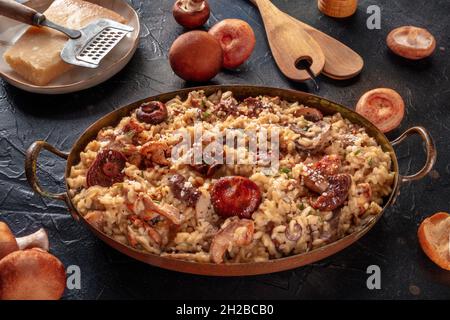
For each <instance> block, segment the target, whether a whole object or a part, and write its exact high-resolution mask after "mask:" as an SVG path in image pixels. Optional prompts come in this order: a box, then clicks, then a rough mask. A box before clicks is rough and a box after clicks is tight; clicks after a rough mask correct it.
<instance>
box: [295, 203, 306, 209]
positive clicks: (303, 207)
mask: <svg viewBox="0 0 450 320" xmlns="http://www.w3.org/2000/svg"><path fill="white" fill-rule="evenodd" d="M297 208H298V209H299V210H303V209H305V205H304V204H303V203H300V204H299V205H297Z"/></svg>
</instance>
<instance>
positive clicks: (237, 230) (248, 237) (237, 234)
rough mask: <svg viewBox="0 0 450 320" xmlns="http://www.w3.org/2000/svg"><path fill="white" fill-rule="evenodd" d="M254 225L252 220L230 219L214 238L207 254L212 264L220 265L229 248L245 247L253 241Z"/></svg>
mask: <svg viewBox="0 0 450 320" xmlns="http://www.w3.org/2000/svg"><path fill="white" fill-rule="evenodd" d="M254 230H255V225H254V223H253V221H252V220H248V219H239V218H237V217H233V218H230V222H229V223H228V225H227V226H226V227H225V228H223V229H221V230H219V232H217V233H216V235H215V236H214V238H213V240H212V243H211V248H210V250H209V253H210V255H211V259H212V261H213V262H214V263H222V262H223V256H224V255H225V252H227V250H229V248H231V247H233V246H235V247H243V246H247V245H249V244H250V243H252V241H253V233H254Z"/></svg>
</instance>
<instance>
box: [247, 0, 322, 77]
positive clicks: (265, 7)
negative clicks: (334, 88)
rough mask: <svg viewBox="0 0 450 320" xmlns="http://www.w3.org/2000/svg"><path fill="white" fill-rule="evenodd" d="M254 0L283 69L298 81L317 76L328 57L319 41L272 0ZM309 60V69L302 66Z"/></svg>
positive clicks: (275, 56)
mask: <svg viewBox="0 0 450 320" xmlns="http://www.w3.org/2000/svg"><path fill="white" fill-rule="evenodd" d="M251 1H252V2H253V3H254V4H255V5H256V6H257V7H258V8H259V11H260V12H261V16H262V18H263V21H264V26H265V28H266V33H267V39H268V40H269V45H270V49H271V50H272V55H273V57H274V58H275V61H276V63H277V65H278V67H279V68H280V70H281V72H282V73H283V74H284V75H285V76H286V77H288V78H289V79H291V80H294V81H305V80H308V79H311V78H313V77H314V76H317V75H318V74H319V73H320V72H321V71H322V69H323V67H324V65H325V56H324V54H323V52H322V49H321V48H320V46H319V45H318V44H317V42H316V41H314V39H313V38H312V37H311V36H310V35H309V34H308V33H306V31H305V30H304V29H303V27H302V26H301V25H300V24H299V23H297V22H296V21H294V20H293V19H289V18H287V16H286V15H285V14H284V13H283V12H281V11H280V10H279V9H278V8H277V7H275V6H274V5H273V4H272V3H271V2H270V1H269V0H251ZM305 61H306V66H307V68H305V67H303V69H302V67H301V66H302V65H303V66H305V63H302V62H305Z"/></svg>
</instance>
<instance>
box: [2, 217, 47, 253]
mask: <svg viewBox="0 0 450 320" xmlns="http://www.w3.org/2000/svg"><path fill="white" fill-rule="evenodd" d="M30 248H41V249H43V250H45V251H48V248H49V245H48V236H47V232H45V230H44V229H43V228H41V229H39V230H38V231H36V232H34V233H32V234H30V235H28V236H24V237H20V238H16V237H15V236H14V234H13V233H12V231H11V229H10V228H9V227H8V225H7V224H6V223H4V222H0V260H1V259H2V258H3V257H6V256H7V255H8V254H10V253H12V252H14V251H18V250H24V249H30Z"/></svg>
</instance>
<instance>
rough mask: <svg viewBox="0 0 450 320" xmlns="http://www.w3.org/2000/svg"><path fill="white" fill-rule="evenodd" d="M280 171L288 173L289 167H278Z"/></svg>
mask: <svg viewBox="0 0 450 320" xmlns="http://www.w3.org/2000/svg"><path fill="white" fill-rule="evenodd" d="M280 172H281V173H286V174H289V173H291V169H289V168H280Z"/></svg>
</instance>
